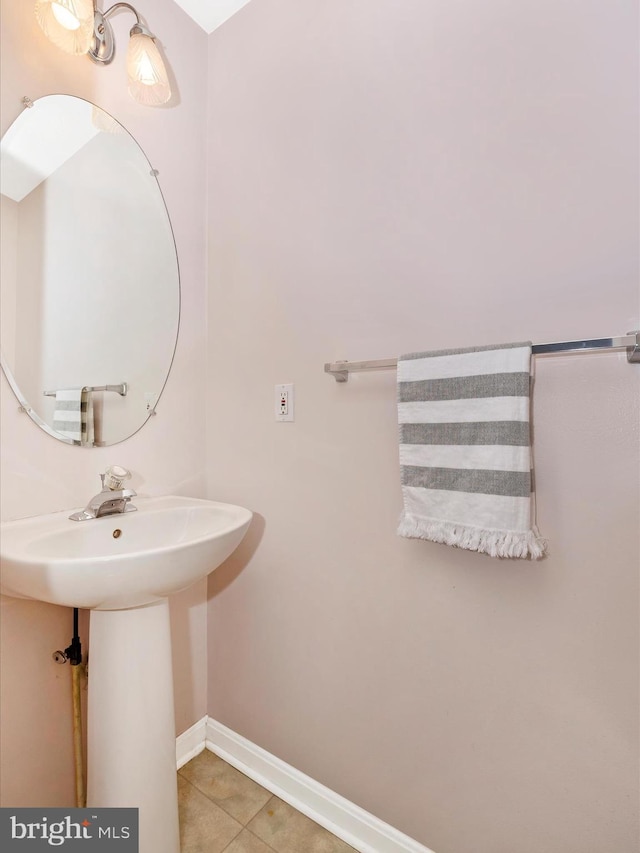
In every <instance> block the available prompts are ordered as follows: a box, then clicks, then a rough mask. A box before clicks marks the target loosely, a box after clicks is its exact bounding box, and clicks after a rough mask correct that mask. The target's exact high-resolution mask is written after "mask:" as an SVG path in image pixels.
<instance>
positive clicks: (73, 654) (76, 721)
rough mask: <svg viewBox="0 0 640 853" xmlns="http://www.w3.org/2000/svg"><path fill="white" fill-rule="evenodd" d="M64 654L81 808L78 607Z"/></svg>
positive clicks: (83, 798) (83, 797) (83, 800)
mask: <svg viewBox="0 0 640 853" xmlns="http://www.w3.org/2000/svg"><path fill="white" fill-rule="evenodd" d="M65 655H66V656H67V659H68V661H69V663H70V664H71V689H72V696H73V754H74V759H75V777H76V807H77V808H79V809H83V808H85V807H86V805H87V794H86V791H85V786H84V768H83V750H82V703H81V698H80V696H81V693H80V691H81V687H82V674H83V667H82V646H81V644H80V637H79V636H78V608H77V607H74V608H73V639H72V640H71V645H70V646H69V647H68V648H67V649H65Z"/></svg>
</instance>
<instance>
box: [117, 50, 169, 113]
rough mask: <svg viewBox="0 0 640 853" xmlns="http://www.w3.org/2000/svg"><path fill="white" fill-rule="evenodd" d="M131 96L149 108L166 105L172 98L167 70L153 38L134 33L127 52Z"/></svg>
mask: <svg viewBox="0 0 640 853" xmlns="http://www.w3.org/2000/svg"><path fill="white" fill-rule="evenodd" d="M127 74H128V75H129V94H130V95H131V97H132V98H134V100H136V101H138V102H139V103H141V104H144V105H145V106H148V107H157V106H159V105H160V104H166V103H167V101H168V100H169V98H170V97H171V86H170V85H169V78H168V76H167V69H166V68H165V67H164V62H163V61H162V57H161V56H160V51H159V50H158V48H157V46H156V43H155V42H154V40H153V38H152V37H151V36H148V35H145V34H144V33H133V34H132V35H131V38H130V39H129V47H128V50H127Z"/></svg>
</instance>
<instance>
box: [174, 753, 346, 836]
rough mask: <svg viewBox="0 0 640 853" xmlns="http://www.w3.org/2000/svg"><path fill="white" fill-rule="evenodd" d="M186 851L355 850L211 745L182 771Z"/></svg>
mask: <svg viewBox="0 0 640 853" xmlns="http://www.w3.org/2000/svg"><path fill="white" fill-rule="evenodd" d="M178 796H179V804H180V842H181V853H223V851H224V853H354V849H353V847H350V846H349V845H348V844H345V843H344V841H341V840H340V839H339V838H336V837H335V835H331V833H329V832H327V830H326V829H323V828H322V827H321V826H318V824H317V823H314V822H313V821H312V820H309V818H308V817H306V816H305V815H303V814H301V813H300V812H298V811H296V810H295V809H294V808H292V807H291V806H290V805H288V804H287V803H284V802H283V801H282V800H280V799H278V797H275V796H274V795H273V794H271V793H270V792H269V791H267V790H265V789H264V788H262V787H261V786H260V785H258V784H257V783H256V782H254V781H253V780H252V779H249V777H248V776H245V775H244V774H243V773H240V772H239V771H238V770H236V769H235V768H234V767H231V766H230V765H229V764H227V763H226V762H225V761H223V760H222V759H221V758H218V756H217V755H214V754H213V753H212V752H209V750H205V751H204V752H201V753H200V755H197V756H196V757H195V758H192V759H191V761H189V762H188V763H187V764H185V765H184V766H183V767H181V768H180V770H179V771H178Z"/></svg>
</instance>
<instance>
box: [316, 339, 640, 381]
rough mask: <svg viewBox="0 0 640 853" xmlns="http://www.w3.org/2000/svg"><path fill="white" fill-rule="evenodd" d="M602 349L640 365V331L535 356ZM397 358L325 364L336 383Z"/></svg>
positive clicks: (555, 346) (558, 346) (546, 347)
mask: <svg viewBox="0 0 640 853" xmlns="http://www.w3.org/2000/svg"><path fill="white" fill-rule="evenodd" d="M601 349H626V350H627V360H628V361H629V362H631V363H633V364H640V331H635V332H629V333H628V334H626V335H618V336H617V337H612V338H592V339H590V340H584V341H556V342H555V343H550V344H534V345H533V346H532V348H531V351H532V352H533V354H534V355H550V354H553V353H570V352H594V351H595V350H601ZM397 364H398V359H397V358H381V359H378V360H377V361H332V362H329V363H328V364H325V366H324V371H325V373H329V374H331V376H333V377H334V378H335V380H336V382H346V381H347V380H348V379H349V374H350V373H353V372H355V371H359V370H388V369H390V368H394V367H396V366H397Z"/></svg>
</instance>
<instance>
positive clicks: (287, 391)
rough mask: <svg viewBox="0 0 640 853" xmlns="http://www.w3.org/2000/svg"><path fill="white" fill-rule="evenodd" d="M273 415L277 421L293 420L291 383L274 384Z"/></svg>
mask: <svg viewBox="0 0 640 853" xmlns="http://www.w3.org/2000/svg"><path fill="white" fill-rule="evenodd" d="M275 394H276V396H275V415H276V420H277V421H293V420H294V417H293V409H294V399H293V385H291V384H289V385H276V388H275Z"/></svg>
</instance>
